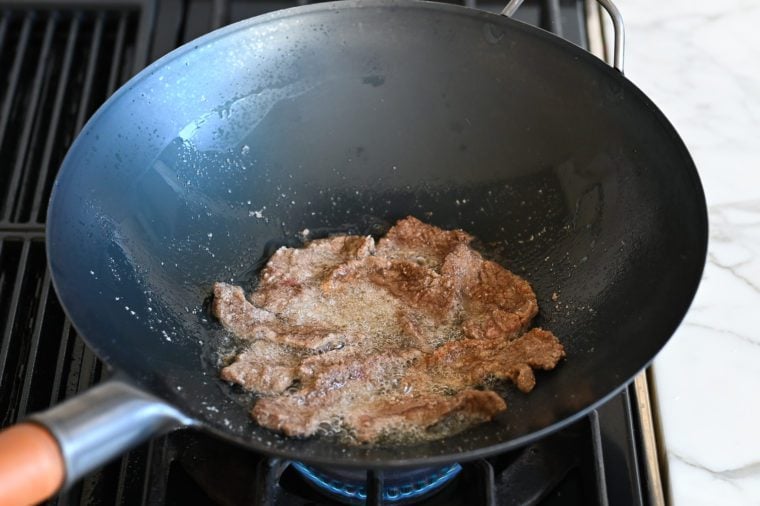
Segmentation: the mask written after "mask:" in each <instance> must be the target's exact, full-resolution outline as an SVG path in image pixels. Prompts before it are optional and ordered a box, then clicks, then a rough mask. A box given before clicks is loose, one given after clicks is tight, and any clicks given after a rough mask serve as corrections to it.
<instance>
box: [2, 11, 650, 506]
mask: <svg viewBox="0 0 760 506" xmlns="http://www.w3.org/2000/svg"><path fill="white" fill-rule="evenodd" d="M305 3H309V2H307V1H298V2H294V1H291V2H288V1H276V0H275V1H253V0H250V1H244V0H70V1H57V0H35V1H34V2H29V1H28V0H0V69H3V71H2V73H1V74H0V338H1V339H2V340H1V341H0V427H5V426H8V425H10V424H13V423H14V422H15V421H17V420H19V419H21V418H23V417H24V416H26V415H27V414H28V413H30V412H33V411H37V410H42V409H45V408H46V407H48V406H50V405H51V404H55V403H57V402H60V401H61V400H63V399H65V398H67V397H70V396H73V395H76V394H77V392H79V391H81V390H84V389H86V388H88V387H89V386H91V385H92V384H94V383H97V382H99V381H100V380H101V379H102V378H103V377H105V376H107V374H108V371H106V370H104V368H103V366H102V364H101V363H100V361H99V360H98V359H97V358H96V357H95V356H94V354H93V353H92V352H91V351H90V350H89V349H88V348H87V346H86V345H84V343H83V342H82V341H81V340H80V339H79V337H78V336H77V335H76V333H75V332H74V330H73V328H72V327H71V325H70V323H69V322H68V321H67V320H66V318H65V315H64V314H63V311H62V309H61V307H60V305H59V303H58V300H57V299H56V296H55V293H54V291H53V289H52V287H51V283H50V275H49V273H48V271H47V267H46V264H45V240H44V234H45V213H46V206H47V199H48V196H49V193H50V190H51V186H52V183H53V179H54V177H55V173H56V171H57V168H58V166H59V165H60V163H61V161H62V159H63V156H64V155H65V153H66V150H67V148H68V146H69V145H70V144H71V142H72V140H73V139H74V137H75V136H76V134H77V132H78V131H79V130H80V129H81V127H82V125H83V124H84V122H85V121H86V120H87V118H88V117H89V116H90V115H91V114H92V113H93V112H94V111H95V110H96V109H97V107H98V106H99V105H100V104H101V103H102V102H103V101H104V100H105V99H106V98H107V97H108V96H109V95H110V94H111V93H112V92H113V91H114V90H115V89H116V88H117V87H118V86H119V85H120V84H122V83H123V82H125V81H126V80H127V79H128V78H129V77H130V76H131V75H133V74H134V73H135V72H137V71H139V70H140V69H141V68H143V67H144V66H145V65H147V64H148V63H150V62H151V61H153V60H155V59H156V58H158V57H160V56H162V55H163V54H165V53H166V52H168V51H170V50H172V49H174V48H175V47H177V46H178V45H181V44H183V43H184V42H187V41H189V40H192V39H193V38H195V37H197V36H199V35H202V34H203V33H205V32H207V31H209V30H211V29H214V28H216V27H218V26H222V25H224V24H226V23H229V22H233V21H237V20H240V19H245V18H248V17H251V16H255V15H258V14H261V13H264V12H267V11H271V10H274V9H280V8H285V7H291V6H295V5H302V4H305ZM451 3H462V4H464V5H467V6H469V7H474V8H480V9H484V10H490V11H493V12H498V11H500V10H501V9H502V8H503V7H504V5H505V4H506V0H498V1H493V0H489V1H481V0H477V1H476V0H464V1H462V2H451ZM588 8H589V7H588V6H587V5H586V4H585V2H584V1H582V0H541V1H531V0H528V1H526V3H525V5H524V6H523V7H521V8H520V10H519V11H518V13H517V16H516V17H517V18H518V19H521V20H523V21H526V22H529V23H531V24H534V25H537V26H540V27H542V28H544V29H547V30H551V31H553V32H555V33H557V34H559V35H561V36H563V37H565V38H567V39H568V40H570V41H572V42H574V43H576V44H578V45H580V46H583V47H588V40H589V33H588V31H589V27H588V26H587V23H586V15H587V10H588ZM635 395H636V392H635V390H634V388H633V387H632V386H631V387H628V388H626V389H625V390H624V391H623V392H622V393H621V394H620V395H618V396H616V397H614V398H613V399H612V400H610V401H609V402H608V403H606V404H605V405H604V406H602V407H601V408H599V409H597V410H595V411H593V412H592V413H591V414H590V415H589V416H587V417H585V418H582V419H580V420H579V421H577V422H576V423H574V424H573V425H571V426H569V427H568V428H566V429H564V430H562V431H560V432H559V433H556V434H554V435H551V436H549V437H547V438H545V439H543V440H541V441H539V442H537V443H535V444H533V445H531V446H529V447H527V448H524V449H522V450H519V451H515V452H510V453H506V454H503V455H499V456H497V457H493V458H489V459H485V460H478V461H474V462H466V463H461V464H460V465H456V466H452V467H450V468H445V469H436V470H429V472H426V473H421V474H418V475H415V476H412V475H407V478H409V477H411V478H414V479H411V478H409V479H407V480H405V481H404V480H402V482H399V481H398V480H399V479H400V478H399V476H392V475H380V474H374V473H369V474H368V475H367V476H365V475H363V474H360V475H359V477H358V478H357V477H354V478H353V479H354V480H355V482H352V483H347V482H346V480H345V479H343V478H345V477H339V476H337V475H335V474H330V475H329V476H327V475H325V474H324V473H322V472H320V471H316V472H311V473H309V472H308V471H306V470H305V469H303V468H301V469H300V470H299V469H298V466H294V465H292V464H291V463H288V462H282V461H279V460H277V459H269V458H266V457H263V456H260V455H256V454H252V453H250V452H248V451H244V450H241V449H240V448H238V447H234V446H230V445H227V444H225V443H221V442H219V441H218V440H215V439H212V438H210V437H208V436H205V435H203V434H199V433H197V432H192V431H189V430H184V431H179V432H175V433H173V434H170V435H168V436H165V437H161V438H157V439H155V440H153V441H150V442H149V443H147V444H145V445H143V446H141V447H139V448H137V449H135V450H133V451H131V452H129V453H128V454H127V455H125V456H124V457H122V458H121V459H120V460H118V461H116V462H113V463H111V464H109V465H107V466H105V467H103V468H102V469H100V470H98V471H96V472H94V473H92V474H91V475H89V476H87V477H86V478H85V479H84V480H82V481H81V482H80V483H78V484H76V485H75V486H74V487H73V488H71V489H70V490H68V491H66V492H64V493H63V494H61V495H60V496H59V497H57V498H56V499H54V500H53V501H51V504H82V505H84V504H88V505H110V504H125V505H126V504H128V505H132V504H150V505H154V504H155V505H185V504H200V505H203V504H208V505H212V504H214V505H216V504H219V505H228V504H230V505H232V504H234V505H238V504H273V505H307V504H313V505H316V504H330V503H331V502H330V501H331V500H332V499H331V498H330V497H329V496H330V495H332V496H336V495H342V496H343V498H344V499H347V500H348V498H350V497H353V498H354V501H363V500H364V497H365V496H368V497H367V499H366V500H367V502H368V503H373V502H375V503H379V502H380V500H381V499H380V498H381V497H382V495H383V484H385V488H384V490H385V500H386V501H388V500H389V499H393V500H396V499H404V498H408V497H411V496H412V495H415V494H417V493H419V497H418V498H417V499H419V504H425V505H432V504H447V505H458V504H467V505H471V506H476V505H481V504H482V505H497V504H498V505H512V504H514V505H533V504H542V505H553V504H583V505H587V504H615V505H643V504H649V503H650V499H649V497H650V490H651V489H652V486H653V484H652V483H651V479H648V476H649V477H651V474H650V473H648V472H647V471H648V469H647V468H646V459H644V458H643V457H642V449H643V448H644V446H645V443H644V439H643V437H642V429H641V427H640V419H641V418H640V416H639V411H638V410H637V409H635V408H634V406H635V404H636V397H635ZM312 471H313V470H312ZM306 476H310V478H307V477H306ZM338 478H340V480H338ZM402 478H403V476H402ZM348 481H351V480H348ZM433 482H435V483H433ZM318 483H321V485H319V484H318ZM435 484H440V486H439V487H438V488H435V487H434V486H433V485H435ZM320 488H321V490H318V489H320ZM433 489H434V490H433ZM431 490H432V494H433V495H430V494H431ZM426 493H427V494H426ZM333 498H334V497H333ZM397 503H398V502H397Z"/></svg>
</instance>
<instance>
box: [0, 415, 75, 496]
mask: <svg viewBox="0 0 760 506" xmlns="http://www.w3.org/2000/svg"><path fill="white" fill-rule="evenodd" d="M65 477H66V468H65V465H64V461H63V455H62V454H61V448H60V447H59V446H58V441H56V439H55V437H53V435H52V434H51V433H50V432H49V431H48V430H47V429H45V428H44V427H42V426H41V425H37V424H34V423H22V424H19V425H16V426H14V427H11V428H9V429H6V430H4V431H2V432H0V504H2V505H3V506H28V505H30V504H36V503H39V502H41V501H43V500H45V499H47V498H48V497H51V496H52V495H54V494H55V493H56V492H57V491H58V490H59V489H60V488H61V486H62V485H63V481H64V478H65Z"/></svg>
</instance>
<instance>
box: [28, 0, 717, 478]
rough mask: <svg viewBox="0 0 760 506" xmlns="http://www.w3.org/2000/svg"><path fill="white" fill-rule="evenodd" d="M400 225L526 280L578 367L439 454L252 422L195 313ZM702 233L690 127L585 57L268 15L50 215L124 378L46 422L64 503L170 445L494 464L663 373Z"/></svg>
mask: <svg viewBox="0 0 760 506" xmlns="http://www.w3.org/2000/svg"><path fill="white" fill-rule="evenodd" d="M406 215H414V216H417V217H419V218H421V219H423V220H425V221H428V222H430V223H433V224H435V225H438V226H440V227H444V228H463V229H465V230H467V231H468V232H470V233H472V234H474V235H475V236H477V237H478V239H479V240H480V246H479V247H480V248H481V250H482V251H483V252H484V254H486V255H487V256H491V257H493V258H496V259H497V260H498V261H500V262H501V263H502V264H503V265H505V266H506V267H507V268H509V269H511V270H513V271H514V272H516V273H518V274H520V275H522V276H524V277H525V278H527V279H528V280H529V281H530V282H531V283H532V285H533V287H534V289H535V291H536V293H537V296H538V300H539V304H540V307H541V312H540V314H539V316H538V318H537V320H536V322H535V323H536V324H538V325H541V326H543V327H546V328H548V329H551V330H552V331H553V332H554V333H555V334H556V335H557V336H559V337H560V340H561V341H562V342H563V344H564V345H565V347H566V350H567V360H566V361H565V362H563V363H562V364H561V365H560V366H559V367H558V368H557V369H556V370H555V371H552V372H549V373H544V374H540V375H539V377H538V385H537V387H536V389H535V390H534V391H533V392H532V393H531V394H530V395H524V394H521V393H519V392H517V391H515V390H513V389H510V390H508V391H507V392H506V393H505V395H506V399H507V403H508V405H509V409H508V411H507V412H506V413H505V414H504V415H503V416H500V417H499V418H498V419H497V420H496V421H494V422H491V423H488V424H483V425H480V426H477V427H475V428H473V429H471V430H468V431H466V432H464V433H461V434H459V435H456V436H454V437H450V438H446V439H443V440H440V441H435V442H430V443H424V444H418V445H415V446H406V447H351V446H342V445H340V444H337V443H335V442H332V441H328V440H325V439H320V438H310V439H305V440H299V439H289V438H285V437H282V436H279V435H277V434H275V433H273V432H270V431H268V430H266V429H262V428H260V427H258V426H256V425H255V424H254V423H253V422H252V421H251V420H250V419H249V416H248V407H249V403H250V399H249V398H247V397H245V396H242V395H241V394H240V393H239V392H237V391H236V390H235V389H234V388H232V387H230V386H229V385H227V384H225V383H224V382H222V381H220V380H219V379H218V363H217V358H218V355H217V349H218V348H219V347H220V346H221V347H223V348H225V347H227V346H228V345H229V343H228V337H227V336H226V334H225V332H224V331H223V329H222V328H221V326H220V325H219V324H218V323H216V322H215V321H214V320H213V318H212V317H210V316H209V314H208V311H207V308H206V306H205V305H204V303H205V302H207V299H208V297H209V295H210V292H211V286H212V284H213V282H214V281H217V280H226V281H233V282H235V283H241V284H243V285H244V286H247V287H250V286H251V284H252V283H253V281H254V280H255V276H256V270H255V267H256V266H257V265H259V266H260V265H261V262H262V261H263V260H265V259H266V257H267V255H268V254H270V253H271V252H272V251H273V250H274V248H276V247H278V246H280V245H283V244H290V245H294V244H298V243H299V241H300V240H301V239H300V237H301V236H300V235H299V232H300V231H302V230H303V229H309V230H310V231H311V232H312V237H314V236H316V237H318V236H320V235H326V234H328V233H332V232H352V233H372V234H376V235H379V234H382V233H383V232H384V230H385V229H386V228H387V227H388V226H389V225H390V224H391V223H392V222H393V221H395V220H396V219H398V218H401V217H404V216H406ZM706 231H707V221H706V208H705V199H704V195H703V192H702V188H701V185H700V181H699V178H698V176H697V172H696V170H695V167H694V164H693V162H692V160H691V158H690V156H689V153H688V152H687V150H686V148H685V147H684V145H683V143H682V141H681V140H680V139H679V137H678V135H677V134H676V132H675V131H674V129H673V127H672V126H671V125H670V123H669V122H668V121H667V119H666V118H665V117H664V116H663V115H662V113H661V112H660V111H659V110H658V109H657V107H656V106H655V105H654V104H653V103H652V102H651V101H650V100H649V99H648V98H647V97H646V96H645V95H644V94H643V93H642V92H641V91H640V90H639V89H638V88H636V87H635V86H634V85H633V84H632V83H631V82H630V81H629V80H628V79H626V78H625V77H624V76H623V75H622V73H621V72H620V71H618V70H616V69H614V68H611V67H609V66H608V65H606V64H605V63H603V62H602V61H600V60H598V59H597V58H596V57H594V56H592V55H590V54H588V53H586V52H585V51H583V50H582V49H580V48H578V47H576V46H574V45H572V44H570V43H568V42H565V41H563V40H561V39H559V38H557V37H555V36H552V35H551V34H548V33H546V32H543V31H541V30H538V29H535V28H532V27H529V26H527V25H524V24H521V23H519V22H516V21H513V20H511V19H509V18H507V17H504V16H497V15H494V14H489V13H485V12H480V11H477V10H471V9H466V8H462V7H457V6H451V5H443V4H432V3H419V2H408V1H390V2H388V1H382V2H381V1H375V0H370V1H366V2H363V1H362V2H360V1H347V2H341V3H329V4H319V5H314V6H307V7H300V8H297V9H290V10H285V11H280V12H277V13H274V14H270V15H265V16H261V17H258V18H254V19H251V20H248V21H244V22H241V23H237V24H235V25H232V26H229V27H227V28H224V29H222V30H218V31H216V32H213V33H211V34H209V35H207V36H205V37H202V38H200V39H198V40H197V41H195V42H192V43H190V44H188V45H186V46H183V47H182V48H180V49H178V50H176V51H174V52H172V53H171V54H169V55H168V56H166V57H164V58H162V59H161V60H160V61H158V62H156V63H155V64H153V65H152V66H150V67H149V68H148V69H146V70H145V71H143V72H141V73H140V74H139V75H138V76H136V77H135V78H134V79H132V80H131V81H130V82H129V83H127V84H126V85H125V86H124V87H123V88H122V89H121V90H119V91H118V92H117V93H116V94H115V95H114V96H113V97H112V98H111V99H110V100H109V101H108V102H107V103H106V104H105V105H104V106H103V107H101V109H100V110H99V111H98V112H97V113H96V114H95V115H94V117H93V118H92V119H91V120H90V121H89V123H88V124H87V125H86V127H85V128H84V130H83V132H82V133H81V135H80V136H79V138H78V139H77V140H76V142H75V143H74V145H73V146H72V148H71V150H70V152H69V154H68V156H67V158H66V160H65V162H64V164H63V167H62V169H61V171H60V174H59V176H58V179H57V181H56V184H55V188H54V193H53V197H52V201H51V204H50V208H49V216H48V256H49V263H50V268H51V273H52V277H53V280H54V283H55V287H56V290H57V292H58V294H59V296H60V299H61V301H62V304H63V306H64V307H65V310H66V312H67V314H68V316H69V317H70V318H71V321H72V322H73V323H74V325H75V326H76V328H77V330H78V331H79V332H80V334H81V335H82V336H83V338H84V339H85V340H86V342H87V343H88V344H89V345H90V346H91V347H92V348H93V349H94V350H95V351H96V352H97V354H98V355H99V356H100V357H101V358H102V359H103V360H104V361H105V362H106V363H107V364H109V365H110V366H112V367H113V368H114V369H115V370H117V371H119V372H120V374H121V376H120V379H119V380H118V381H116V382H112V383H111V384H107V385H106V386H103V387H99V390H98V389H96V391H95V392H94V393H90V394H85V396H84V398H81V399H77V400H75V401H73V403H74V404H71V405H70V406H69V407H68V408H66V407H65V406H64V407H59V408H57V411H55V410H54V411H53V412H52V413H53V414H50V413H47V414H42V415H39V416H38V417H36V418H35V420H36V421H37V422H38V423H42V424H45V425H46V426H47V427H48V429H49V430H50V431H52V433H53V435H54V436H55V438H56V440H57V442H58V444H59V445H60V446H61V451H62V452H63V460H64V461H65V464H66V465H67V466H68V473H67V475H66V481H67V482H70V481H72V480H73V479H76V478H77V477H78V476H80V475H81V473H82V472H84V471H86V470H87V469H90V468H92V467H93V466H94V465H97V464H98V463H102V461H103V459H105V458H108V457H110V456H113V455H115V454H118V452H120V451H123V450H124V449H125V447H126V446H128V445H131V444H135V443H136V442H137V441H139V440H141V439H144V438H146V437H149V436H150V435H154V434H156V433H158V432H160V431H162V430H167V429H168V428H169V427H173V426H176V425H177V424H183V425H188V424H190V425H196V426H199V427H201V428H203V429H204V430H207V431H210V432H212V433H214V434H216V435H218V436H219V437H220V438H224V439H228V440H232V441H234V442H237V443H240V444H242V445H245V446H247V447H249V448H250V449H251V450H254V451H256V452H263V453H267V454H272V455H279V456H282V457H285V458H288V459H296V460H301V461H306V462H309V463H313V464H331V465H340V466H349V467H350V466H353V467H362V468H391V467H411V466H428V465H433V464H441V463H449V462H453V461H463V460H467V459H473V458H475V457H480V456H483V455H487V454H491V453H495V452H502V451H505V450H508V449H510V448H514V447H518V446H520V445H524V444H525V443H527V442H528V441H530V440H533V439H535V438H539V437H541V436H543V435H545V434H547V433H549V432H552V431H555V430H557V429H559V428H560V427H562V426H563V425H565V424H568V423H570V422H571V421H573V420H574V419H577V418H578V417H581V416H583V415H584V413H586V412H587V411H588V410H589V409H591V408H592V407H593V406H595V405H597V404H599V403H601V402H603V401H604V400H605V399H607V398H608V397H609V396H611V395H613V394H614V393H616V392H617V391H619V390H620V389H621V388H623V387H624V386H625V385H626V384H627V382H628V381H629V380H630V379H631V378H632V377H633V376H634V375H635V374H636V373H638V372H639V371H640V370H641V369H642V368H644V367H645V366H646V365H647V364H648V363H649V362H650V361H651V360H652V359H653V357H654V356H655V354H656V353H657V352H658V351H659V350H660V349H661V348H662V346H663V345H664V344H665V342H666V341H667V340H668V338H669V337H670V336H671V334H672V333H673V332H674V330H675V329H676V327H677V326H678V324H679V322H680V321H681V319H682V317H683V316H684V314H685V312H686V310H687V308H688V306H689V304H690V302H691V300H692V297H693V295H694V293H695V290H696V288H697V285H698V283H699V280H700V275H701V272H702V267H703V264H704V260H705V249H706V242H707V234H706ZM555 293H556V298H557V300H556V301H554V300H553V298H552V296H553V294H555ZM127 385H129V386H127ZM109 389H110V390H109ZM98 396H99V400H98V399H96V400H95V401H93V399H95V398H96V397H98ZM77 403H78V404H77ZM130 403H131V404H130ZM125 406H130V407H129V408H128V409H127V408H125ZM82 413H88V414H87V416H84V415H82ZM93 413H95V414H96V415H97V417H98V418H97V420H99V422H98V423H97V424H91V425H90V426H88V427H89V429H88V430H89V432H87V431H84V430H83V429H82V428H81V423H85V422H82V420H86V419H90V420H92V417H93V416H95V415H93ZM115 413H118V416H116V415H115ZM87 417H89V418H87ZM115 418H118V420H117V421H115V420H114V419H115ZM72 420H74V421H72ZM115 426H118V427H119V429H118V430H120V431H121V434H122V435H123V437H121V439H118V438H116V437H115V436H114V432H115V431H116V429H114V427H115ZM83 435H84V436H83ZM77 438H79V439H77ZM117 439H118V441H116V440H117ZM85 440H86V441H85ZM104 442H108V444H105V443H104ZM88 445H89V446H88ZM72 447H73V449H72ZM105 447H107V448H105ZM82 448H89V450H88V451H89V453H88V454H87V455H89V456H83V454H84V453H86V452H84V450H82ZM106 449H107V451H106ZM100 453H102V454H103V455H100Z"/></svg>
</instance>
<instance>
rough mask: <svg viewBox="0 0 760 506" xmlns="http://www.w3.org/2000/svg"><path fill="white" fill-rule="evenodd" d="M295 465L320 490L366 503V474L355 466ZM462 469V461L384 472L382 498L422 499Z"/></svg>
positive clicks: (389, 500)
mask: <svg viewBox="0 0 760 506" xmlns="http://www.w3.org/2000/svg"><path fill="white" fill-rule="evenodd" d="M292 465H293V467H294V468H295V469H296V470H297V471H298V472H300V473H301V475H303V476H304V477H305V478H306V479H307V480H308V481H309V482H310V483H312V484H313V485H315V486H316V487H317V489H318V490H320V491H321V492H326V493H327V494H328V495H330V496H331V497H333V498H335V499H337V500H339V501H341V502H344V503H348V504H357V503H363V502H364V501H365V500H366V499H367V481H366V480H367V473H366V471H362V470H353V469H325V468H316V467H311V466H307V465H305V464H302V463H300V462H293V463H292ZM461 470H462V466H460V465H459V464H452V465H450V466H445V467H427V468H424V469H411V470H402V471H386V472H385V473H384V474H383V478H384V480H383V501H384V502H386V503H390V504H402V503H403V502H406V501H410V500H413V499H420V498H422V497H424V496H427V495H430V494H431V493H433V492H434V491H436V490H438V489H440V488H441V487H442V486H443V485H445V484H446V483H448V482H449V481H451V480H452V479H453V478H454V477H455V476H456V475H457V474H459V472H460V471H461Z"/></svg>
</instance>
